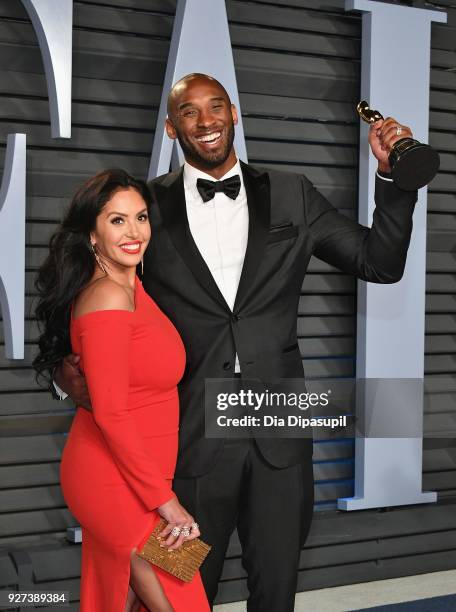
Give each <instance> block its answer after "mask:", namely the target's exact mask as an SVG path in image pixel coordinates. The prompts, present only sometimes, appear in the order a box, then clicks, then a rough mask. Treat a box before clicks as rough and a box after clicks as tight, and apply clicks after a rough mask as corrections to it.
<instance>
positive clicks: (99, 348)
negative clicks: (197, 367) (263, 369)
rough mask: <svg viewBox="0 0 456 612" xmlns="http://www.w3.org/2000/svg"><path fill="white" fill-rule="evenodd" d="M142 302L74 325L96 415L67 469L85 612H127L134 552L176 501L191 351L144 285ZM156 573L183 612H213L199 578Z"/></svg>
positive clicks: (85, 422)
mask: <svg viewBox="0 0 456 612" xmlns="http://www.w3.org/2000/svg"><path fill="white" fill-rule="evenodd" d="M135 303H136V307H135V311H134V312H129V311H125V310H100V311H95V312H91V313H89V314H85V315H82V316H81V317H78V318H76V319H73V320H72V321H71V343H72V348H73V351H74V352H75V353H77V354H79V355H80V356H81V362H80V364H81V369H82V370H83V372H84V374H85V377H86V379H87V385H88V389H89V393H90V398H91V402H92V409H93V412H89V411H87V410H85V409H84V408H78V410H77V412H76V415H75V417H74V420H73V424H72V427H71V431H70V433H69V435H68V440H67V443H66V445H65V449H64V452H63V456H62V462H61V467H60V477H61V486H62V491H63V495H64V497H65V501H66V503H67V504H68V507H69V509H70V511H71V512H72V514H73V515H74V516H75V517H76V519H77V520H78V521H79V523H80V525H81V527H82V538H83V539H82V568H81V607H80V610H81V612H124V606H125V602H126V598H127V593H128V584H129V578H130V554H131V551H132V549H133V548H135V547H136V548H140V547H141V546H142V545H143V544H144V542H145V541H146V540H147V538H148V536H149V535H150V533H151V532H152V530H153V528H154V526H155V524H156V523H157V522H158V521H159V520H160V517H159V515H158V513H157V510H156V509H157V507H158V506H160V505H161V504H163V503H164V502H166V501H168V500H169V499H171V498H172V497H173V495H174V494H173V492H172V490H171V481H172V478H173V475H174V469H175V465H176V456H177V435H178V427H179V399H178V394H177V387H176V385H177V383H178V381H179V380H180V378H181V376H182V374H183V371H184V365H185V352H184V347H183V344H182V341H181V339H180V337H179V334H178V332H177V331H176V329H175V327H174V326H173V325H172V323H171V322H170V321H169V319H168V318H167V317H166V316H165V315H164V314H163V313H162V312H161V310H160V309H159V308H158V306H157V305H156V304H155V303H154V301H153V300H152V299H151V298H150V297H149V296H148V295H147V294H146V292H145V291H144V289H143V287H142V285H141V283H140V281H139V279H136V289H135ZM154 570H155V572H156V574H157V576H158V578H159V579H160V582H161V584H162V586H163V588H164V591H165V593H166V595H167V597H168V599H169V601H170V603H171V605H172V606H173V608H174V609H175V610H176V612H205V611H206V610H209V606H208V603H207V599H206V595H205V592H204V588H203V585H202V582H201V578H200V575H199V574H197V575H196V576H195V577H194V579H193V580H192V582H190V583H184V582H182V581H181V580H179V579H177V578H175V577H174V576H172V575H171V574H168V573H167V572H164V571H162V570H160V569H159V568H157V567H154ZM141 612H147V609H146V608H144V607H141Z"/></svg>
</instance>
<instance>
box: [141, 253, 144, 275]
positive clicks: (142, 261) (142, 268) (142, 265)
mask: <svg viewBox="0 0 456 612" xmlns="http://www.w3.org/2000/svg"><path fill="white" fill-rule="evenodd" d="M143 276H144V257H143V258H142V259H141V278H142V277H143Z"/></svg>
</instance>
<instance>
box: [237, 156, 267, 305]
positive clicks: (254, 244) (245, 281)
mask: <svg viewBox="0 0 456 612" xmlns="http://www.w3.org/2000/svg"><path fill="white" fill-rule="evenodd" d="M241 169H242V176H243V179H244V186H245V190H246V193H247V206H248V209H249V233H248V241H247V249H246V252H245V258H244V265H243V267H242V273H241V278H240V280H239V287H238V290H237V294H236V300H235V303H234V309H233V310H234V312H236V311H237V310H239V308H242V301H243V299H244V297H245V296H246V294H247V292H248V290H249V288H250V287H251V286H252V283H253V280H254V278H255V274H256V271H257V269H258V266H259V265H260V263H261V260H262V258H263V253H264V249H265V246H266V242H267V238H268V232H269V224H270V217H271V189H270V184H269V176H268V174H267V173H266V172H259V171H258V170H256V169H254V168H252V166H248V165H247V164H244V163H243V162H241Z"/></svg>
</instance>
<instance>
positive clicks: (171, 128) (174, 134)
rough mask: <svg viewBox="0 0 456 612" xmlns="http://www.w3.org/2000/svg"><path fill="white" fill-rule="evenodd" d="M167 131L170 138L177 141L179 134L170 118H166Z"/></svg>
mask: <svg viewBox="0 0 456 612" xmlns="http://www.w3.org/2000/svg"><path fill="white" fill-rule="evenodd" d="M165 129H166V133H167V134H168V136H169V138H171V140H176V138H177V132H176V129H175V127H174V124H173V122H172V121H171V119H170V118H169V117H167V118H166V121H165Z"/></svg>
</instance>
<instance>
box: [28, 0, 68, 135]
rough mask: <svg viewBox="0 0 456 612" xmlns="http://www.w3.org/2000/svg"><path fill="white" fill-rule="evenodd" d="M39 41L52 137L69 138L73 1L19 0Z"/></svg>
mask: <svg viewBox="0 0 456 612" xmlns="http://www.w3.org/2000/svg"><path fill="white" fill-rule="evenodd" d="M22 3H23V5H24V7H25V8H26V10H27V12H28V14H29V17H30V19H31V20H32V24H33V28H34V30H35V32H36V35H37V37H38V42H39V44H40V49H41V56H42V58H43V63H44V69H45V71H46V82H47V89H48V95H49V106H50V110H51V132H52V138H71V74H72V70H71V67H72V50H73V0H58V2H55V0H22Z"/></svg>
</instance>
